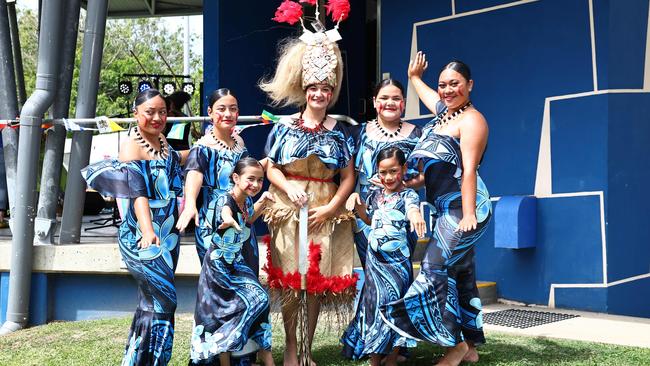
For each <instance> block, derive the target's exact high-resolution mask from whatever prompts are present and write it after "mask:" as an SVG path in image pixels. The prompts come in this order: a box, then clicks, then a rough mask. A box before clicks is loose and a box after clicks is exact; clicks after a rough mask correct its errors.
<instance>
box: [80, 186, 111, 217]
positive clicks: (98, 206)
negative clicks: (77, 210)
mask: <svg viewBox="0 0 650 366" xmlns="http://www.w3.org/2000/svg"><path fill="white" fill-rule="evenodd" d="M104 208H106V201H104V197H102V195H101V194H99V193H98V192H97V191H86V202H85V203H84V215H99V213H100V212H102V210H103V209H104Z"/></svg>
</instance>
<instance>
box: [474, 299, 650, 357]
mask: <svg viewBox="0 0 650 366" xmlns="http://www.w3.org/2000/svg"><path fill="white" fill-rule="evenodd" d="M506 309H519V310H532V311H543V312H552V313H561V314H574V315H579V316H578V317H576V318H571V319H566V320H561V321H558V322H554V323H549V324H543V325H539V326H534V327H530V328H524V329H519V328H511V327H505V326H499V325H493V324H487V323H486V324H484V325H483V326H484V329H485V332H486V333H488V334H489V333H490V332H493V331H498V332H503V333H509V334H520V335H526V336H532V337H546V338H561V339H572V340H578V341H588V342H599V343H610V344H617V345H623V346H633V347H644V348H650V319H648V318H634V317H629V316H620V315H609V314H602V313H590V312H585V311H574V310H564V309H549V308H547V307H542V306H519V305H508V304H503V303H497V304H491V305H485V306H484V309H483V310H484V312H485V313H490V312H495V311H500V310H506Z"/></svg>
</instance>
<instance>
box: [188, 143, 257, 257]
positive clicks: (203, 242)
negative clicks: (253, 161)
mask: <svg viewBox="0 0 650 366" xmlns="http://www.w3.org/2000/svg"><path fill="white" fill-rule="evenodd" d="M247 156H248V150H246V148H245V147H244V148H243V149H242V150H238V151H234V150H226V149H223V150H217V149H213V148H211V147H208V146H205V145H195V146H194V147H192V149H191V150H190V154H189V156H188V157H187V162H186V163H185V171H186V172H187V171H190V170H196V171H199V172H201V173H202V174H203V184H202V186H201V195H202V198H203V204H202V205H201V207H200V208H199V227H198V228H196V229H195V230H194V235H195V238H196V252H197V253H198V255H199V261H200V262H201V263H203V256H205V252H206V251H207V250H208V248H209V247H210V243H211V242H212V235H213V234H214V230H215V229H214V228H212V227H211V225H210V223H211V222H212V221H213V220H214V216H215V207H216V205H217V199H218V198H219V196H221V195H223V194H225V193H227V192H228V190H230V188H231V186H232V183H231V181H230V175H231V174H232V171H233V169H234V168H235V164H237V162H238V161H239V160H240V159H241V158H245V157H247Z"/></svg>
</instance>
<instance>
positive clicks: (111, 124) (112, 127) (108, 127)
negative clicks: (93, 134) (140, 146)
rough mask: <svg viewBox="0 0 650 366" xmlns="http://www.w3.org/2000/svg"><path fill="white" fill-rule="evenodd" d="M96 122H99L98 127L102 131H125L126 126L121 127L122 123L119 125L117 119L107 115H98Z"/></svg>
mask: <svg viewBox="0 0 650 366" xmlns="http://www.w3.org/2000/svg"><path fill="white" fill-rule="evenodd" d="M95 123H96V124H97V129H98V130H99V132H100V133H110V132H117V131H124V128H122V127H120V125H118V124H117V123H116V122H115V121H111V120H110V119H108V117H106V116H101V117H97V121H96V122H95ZM66 129H67V127H66Z"/></svg>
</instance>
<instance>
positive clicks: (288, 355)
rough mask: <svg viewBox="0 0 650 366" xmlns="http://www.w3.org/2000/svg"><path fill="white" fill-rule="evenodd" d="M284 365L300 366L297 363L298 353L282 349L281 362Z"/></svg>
mask: <svg viewBox="0 0 650 366" xmlns="http://www.w3.org/2000/svg"><path fill="white" fill-rule="evenodd" d="M282 364H283V365H284V366H300V364H299V363H298V355H297V354H295V353H293V352H289V351H288V350H286V349H285V350H284V361H283V363H282Z"/></svg>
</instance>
